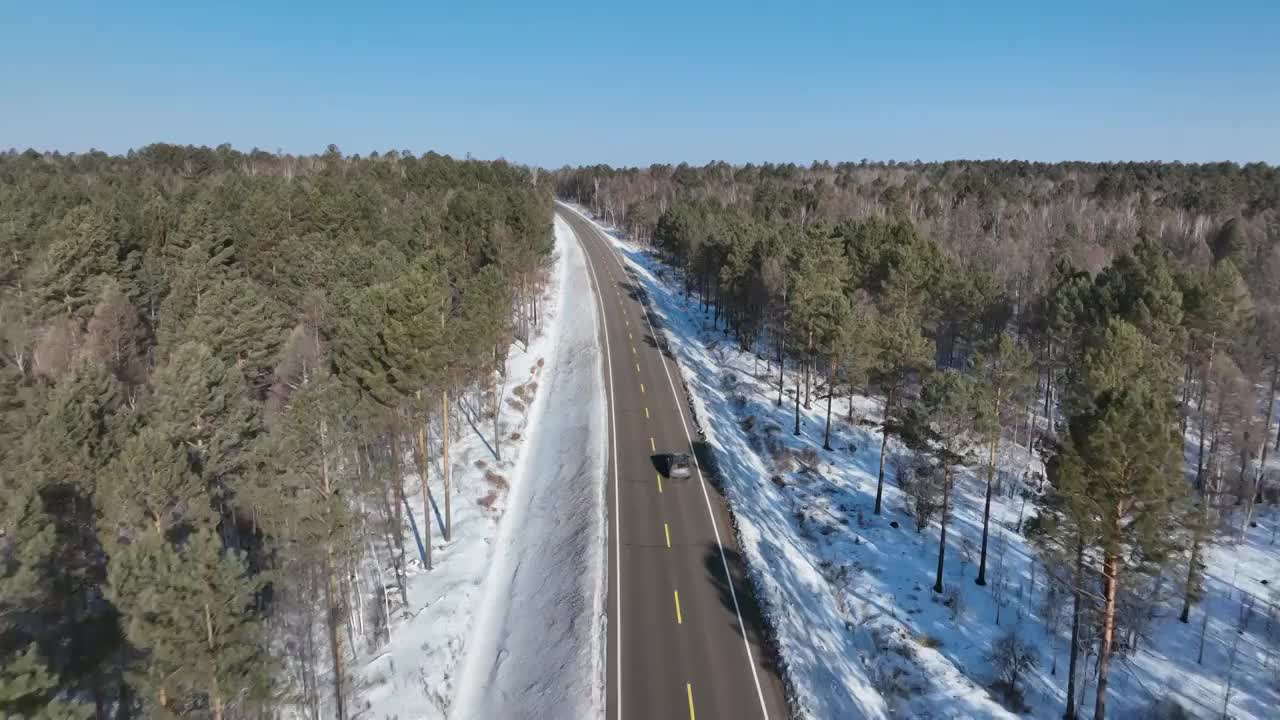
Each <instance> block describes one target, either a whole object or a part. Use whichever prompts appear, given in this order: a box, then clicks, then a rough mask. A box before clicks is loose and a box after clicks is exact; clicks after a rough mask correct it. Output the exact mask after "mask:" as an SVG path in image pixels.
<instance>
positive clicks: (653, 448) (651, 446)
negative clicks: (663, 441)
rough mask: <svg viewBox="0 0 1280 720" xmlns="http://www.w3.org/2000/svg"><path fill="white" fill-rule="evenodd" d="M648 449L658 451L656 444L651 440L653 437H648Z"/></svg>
mask: <svg viewBox="0 0 1280 720" xmlns="http://www.w3.org/2000/svg"><path fill="white" fill-rule="evenodd" d="M649 449H650V450H652V451H654V452H658V444H657V443H655V442H654V441H653V438H649Z"/></svg>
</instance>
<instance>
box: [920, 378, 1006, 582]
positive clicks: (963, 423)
mask: <svg viewBox="0 0 1280 720" xmlns="http://www.w3.org/2000/svg"><path fill="white" fill-rule="evenodd" d="M984 395H985V393H984V388H983V387H982V386H981V385H980V384H979V383H978V381H977V380H976V379H975V378H973V377H972V376H970V375H966V374H964V373H962V372H960V371H958V370H944V371H941V372H935V373H931V374H930V375H929V376H928V377H927V378H926V379H925V381H924V383H923V386H922V388H921V390H920V398H919V400H918V401H917V402H915V403H914V404H913V405H912V407H911V408H910V410H909V412H908V415H909V416H910V418H911V419H910V420H908V422H907V424H908V425H915V426H916V427H918V428H919V430H918V431H917V433H918V434H919V435H920V436H922V437H921V438H920V439H921V440H923V442H920V443H919V445H920V447H921V448H922V449H924V450H925V451H926V452H927V453H928V454H930V455H932V456H933V458H934V460H935V462H936V463H937V466H938V468H939V469H940V471H941V474H942V508H941V513H940V515H939V523H940V533H939V537H938V571H937V576H936V578H935V580H934V584H933V591H934V592H936V593H941V592H942V591H943V585H942V574H943V568H944V566H945V561H946V552H947V521H948V520H949V519H950V514H951V494H952V490H953V488H954V485H955V478H956V473H957V471H958V468H959V466H960V465H962V464H963V463H964V458H965V455H966V453H967V451H968V450H969V449H970V448H972V447H973V445H974V444H975V443H976V442H980V441H981V439H982V438H983V437H984V435H985V434H986V432H987V430H986V425H987V424H989V423H990V422H991V420H990V412H991V408H990V406H989V401H988V399H987V398H986V397H984Z"/></svg>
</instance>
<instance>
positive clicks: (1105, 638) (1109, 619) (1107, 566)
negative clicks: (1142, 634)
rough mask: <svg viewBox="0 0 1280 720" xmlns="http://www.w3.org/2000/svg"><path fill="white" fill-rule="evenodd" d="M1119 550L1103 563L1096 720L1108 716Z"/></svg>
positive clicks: (1118, 579) (1094, 706) (1094, 710)
mask: <svg viewBox="0 0 1280 720" xmlns="http://www.w3.org/2000/svg"><path fill="white" fill-rule="evenodd" d="M1119 554H1120V553H1119V549H1118V548H1114V547H1111V548H1107V552H1106V557H1105V558H1103V561H1102V587H1103V591H1102V594H1103V598H1102V637H1101V638H1099V642H1098V646H1099V647H1098V685H1097V689H1096V695H1095V699H1094V704H1093V717H1094V720H1103V718H1105V717H1106V716H1107V675H1108V673H1109V672H1110V670H1111V653H1112V646H1113V645H1114V643H1115V634H1116V595H1117V590H1118V587H1119V585H1120V576H1119V572H1120V561H1119Z"/></svg>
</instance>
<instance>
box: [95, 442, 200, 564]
mask: <svg viewBox="0 0 1280 720" xmlns="http://www.w3.org/2000/svg"><path fill="white" fill-rule="evenodd" d="M97 505H98V509H99V512H101V513H102V516H103V520H102V524H103V526H104V535H105V537H104V540H105V541H106V542H108V543H110V542H118V541H120V540H136V539H138V538H140V537H142V536H144V535H149V534H154V535H156V536H159V537H166V536H167V534H168V533H169V532H170V531H171V530H172V529H174V528H175V527H178V526H183V525H187V524H190V523H194V524H198V525H202V526H205V527H208V526H210V525H211V524H213V522H214V520H215V518H214V517H211V512H210V508H209V504H208V496H207V495H206V485H205V482H204V481H203V480H202V479H201V478H200V476H199V474H198V473H197V472H196V471H195V469H194V468H193V466H192V464H191V462H190V458H189V455H188V453H187V451H186V448H185V447H184V446H183V445H181V444H179V443H178V442H175V440H174V439H173V438H171V437H170V436H168V435H166V434H165V433H163V432H161V431H160V430H158V429H156V428H154V427H144V428H142V429H141V430H139V431H138V432H137V433H136V434H134V435H133V436H132V437H130V438H129V439H128V441H126V442H125V444H124V449H123V450H121V452H120V455H119V457H117V458H116V459H115V461H114V462H112V464H111V466H110V467H108V468H107V470H106V472H105V473H104V481H103V482H102V483H101V486H100V488H99V490H98V497H97Z"/></svg>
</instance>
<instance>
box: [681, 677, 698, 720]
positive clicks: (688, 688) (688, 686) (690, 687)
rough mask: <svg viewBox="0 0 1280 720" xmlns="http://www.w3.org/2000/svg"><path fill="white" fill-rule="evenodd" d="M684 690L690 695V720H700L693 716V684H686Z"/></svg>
mask: <svg viewBox="0 0 1280 720" xmlns="http://www.w3.org/2000/svg"><path fill="white" fill-rule="evenodd" d="M684 689H685V692H686V693H688V695H689V720H698V719H697V716H696V715H694V714H693V683H685V684H684Z"/></svg>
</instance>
